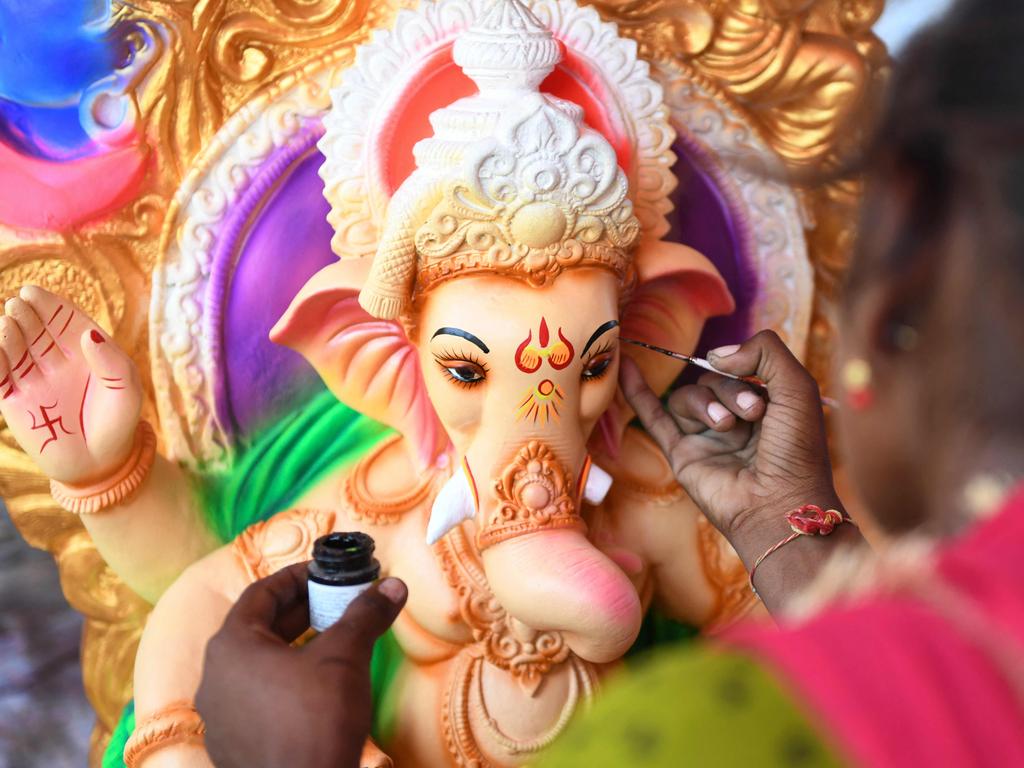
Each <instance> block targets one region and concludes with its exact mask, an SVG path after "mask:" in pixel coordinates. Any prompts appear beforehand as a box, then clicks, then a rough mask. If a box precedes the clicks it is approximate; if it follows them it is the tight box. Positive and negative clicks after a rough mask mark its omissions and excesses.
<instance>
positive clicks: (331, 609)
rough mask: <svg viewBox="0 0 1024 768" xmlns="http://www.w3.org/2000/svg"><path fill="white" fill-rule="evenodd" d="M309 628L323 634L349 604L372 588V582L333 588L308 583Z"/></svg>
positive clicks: (311, 582)
mask: <svg viewBox="0 0 1024 768" xmlns="http://www.w3.org/2000/svg"><path fill="white" fill-rule="evenodd" d="M307 583H308V584H309V626H310V627H312V628H313V629H315V630H316V631H317V632H323V631H324V630H325V629H327V628H328V627H329V626H331V625H332V624H334V623H335V622H336V621H337V620H338V619H340V618H341V616H342V614H343V613H345V609H346V608H348V605H349V603H351V602H352V601H353V600H355V599H356V598H357V597H358V596H359V595H361V594H362V593H363V592H365V591H366V590H367V589H369V588H370V587H371V586H373V582H372V581H368V582H366V583H365V584H353V585H351V586H334V585H328V584H320V583H318V582H315V581H312V580H310V581H308V582H307Z"/></svg>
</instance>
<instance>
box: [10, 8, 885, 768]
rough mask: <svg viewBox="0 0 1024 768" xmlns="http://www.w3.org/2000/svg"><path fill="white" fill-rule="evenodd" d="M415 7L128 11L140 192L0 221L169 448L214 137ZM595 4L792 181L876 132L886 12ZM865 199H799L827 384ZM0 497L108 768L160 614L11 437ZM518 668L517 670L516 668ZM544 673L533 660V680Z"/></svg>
mask: <svg viewBox="0 0 1024 768" xmlns="http://www.w3.org/2000/svg"><path fill="white" fill-rule="evenodd" d="M413 4H414V2H413V0H372V1H371V0H201V1H200V0H184V1H181V0H133V2H132V3H131V4H130V5H128V4H126V5H122V6H118V3H117V2H116V0H115V3H114V5H115V9H116V16H117V19H118V22H119V23H120V24H121V25H123V26H122V28H123V29H125V30H128V40H129V44H130V47H131V49H132V50H133V52H134V54H133V62H134V65H133V67H132V68H131V70H130V73H129V85H128V88H129V93H130V94H131V97H132V100H133V103H134V106H135V109H136V111H137V114H138V120H139V123H138V124H139V126H140V129H141V135H142V138H143V143H144V145H145V147H146V149H147V152H148V155H149V157H150V163H149V165H148V166H147V168H148V170H147V173H146V177H145V179H144V180H143V182H142V188H141V190H140V192H139V193H138V194H137V196H136V197H135V199H134V200H133V201H131V202H130V203H128V204H127V205H125V206H124V207H123V208H121V209H120V210H118V211H115V212H114V213H112V214H110V215H107V216H106V217H104V218H103V219H101V220H97V221H93V222H88V223H86V224H83V225H80V226H78V227H76V228H74V229H73V230H69V231H65V232H59V233H53V232H36V231H25V230H14V229H11V228H9V227H4V226H2V225H0V289H2V291H3V295H4V296H5V297H6V296H11V295H13V294H14V293H15V291H16V290H17V288H18V287H19V286H21V285H23V284H25V283H34V284H38V285H41V286H43V287H45V288H47V289H49V290H52V291H54V292H57V293H60V294H62V295H65V296H68V297H69V298H71V299H73V300H74V301H75V302H76V303H77V304H78V305H79V306H80V307H82V309H83V310H84V311H86V312H87V313H88V314H90V315H91V316H92V317H94V318H96V320H97V321H98V322H99V324H100V325H101V326H102V327H103V328H104V329H105V330H107V331H108V332H109V333H110V334H111V336H112V337H113V338H114V339H115V340H116V342H117V343H118V345H119V346H120V347H121V348H122V349H124V350H126V351H127V352H128V353H129V354H130V355H131V356H132V358H133V359H134V361H135V362H136V364H137V366H138V368H139V372H140V374H141V377H142V381H143V384H144V388H145V392H146V401H145V403H144V405H143V418H145V419H148V420H149V421H150V422H151V423H153V424H154V425H155V426H157V433H158V440H159V442H164V441H165V437H164V435H165V431H164V428H163V426H162V425H161V424H160V422H159V419H158V417H157V414H156V409H155V406H154V395H153V385H152V380H151V368H150V356H149V343H150V340H149V338H148V332H147V328H148V313H149V300H150V291H151V280H152V274H153V270H154V267H155V265H156V264H157V262H158V261H159V259H160V256H161V253H162V252H163V251H164V250H165V249H166V248H167V246H168V243H167V242H166V241H165V240H164V239H162V231H163V229H164V223H165V220H166V217H167V214H168V211H170V210H172V209H173V208H174V206H176V205H180V204H181V202H182V201H176V200H175V196H176V191H177V190H178V189H179V188H180V187H181V186H182V184H183V182H185V180H186V177H187V176H188V175H189V174H191V173H196V172H199V171H197V169H199V166H201V165H202V162H203V161H202V158H203V153H204V152H205V151H206V150H207V149H208V147H209V145H210V143H211V140H212V138H213V136H214V134H215V133H216V132H217V131H218V130H220V129H221V128H222V127H223V126H224V125H225V124H226V123H227V122H228V121H229V120H230V119H231V117H232V116H233V115H235V114H236V113H238V111H239V110H240V109H242V107H243V106H244V105H246V104H247V103H249V102H250V101H251V100H252V99H254V98H256V97H257V96H258V95H259V94H261V93H263V92H265V91H266V89H268V88H269V87H271V86H272V85H273V84H274V83H277V82H280V81H281V80H282V79H284V78H286V77H288V76H289V74H290V73H294V72H297V71H299V70H301V69H302V68H303V67H304V66H307V65H310V64H311V63H312V62H314V61H317V60H319V59H322V58H324V57H325V56H327V55H332V56H337V57H338V60H344V59H345V58H346V57H348V56H350V55H351V53H352V51H353V50H354V48H355V46H356V45H358V44H360V43H362V42H365V41H366V40H367V39H368V37H369V34H370V32H371V31H372V30H373V29H374V28H377V27H383V26H388V25H390V22H391V19H392V18H393V16H394V14H395V12H396V11H397V9H398V8H399V7H405V6H410V5H413ZM594 5H595V6H596V8H597V9H598V11H599V12H600V13H601V15H602V16H603V17H604V18H605V19H607V20H610V21H614V22H616V23H618V25H619V28H620V30H621V31H622V32H623V33H624V34H625V35H627V36H629V37H631V38H633V39H635V40H636V41H637V43H638V45H639V47H640V51H641V55H642V56H643V57H644V58H646V59H648V60H649V61H651V63H652V66H653V69H654V70H655V71H664V70H665V69H666V68H668V69H670V70H671V71H672V72H675V73H681V74H680V75H678V76H681V77H688V78H693V79H694V80H696V81H699V82H700V83H701V84H702V86H703V87H705V88H706V89H708V90H709V91H710V92H713V93H714V94H716V98H718V99H720V100H721V101H722V102H723V103H726V104H728V105H729V106H730V108H731V109H732V110H734V111H735V112H736V114H738V115H740V116H742V117H743V118H744V119H745V120H746V121H747V123H748V124H749V126H750V127H751V129H752V130H754V131H756V132H757V133H758V134H759V136H760V137H761V138H762V139H763V140H764V142H765V143H766V144H767V145H768V146H769V147H771V148H772V149H773V150H774V152H775V153H776V154H777V155H778V157H779V158H780V159H781V161H782V163H783V165H784V166H785V167H786V168H788V169H791V170H795V171H800V172H803V173H806V172H807V171H808V170H809V169H810V170H813V171H819V170H824V171H827V170H829V169H831V168H833V167H835V166H836V165H837V164H838V161H839V158H840V157H841V155H842V152H843V150H844V148H845V147H846V146H847V142H849V143H853V142H856V141H857V139H858V138H859V137H860V136H861V135H862V134H863V132H864V130H865V129H866V128H867V127H868V126H870V124H871V121H872V118H873V114H874V112H875V110H876V107H877V102H878V93H879V90H880V88H879V86H880V85H881V84H882V82H883V80H884V78H885V75H886V71H887V67H888V58H887V55H886V53H885V50H884V47H883V46H882V44H881V43H880V42H879V40H878V39H877V37H875V35H874V34H873V33H872V32H871V26H872V25H873V24H874V22H875V20H876V19H877V18H878V16H879V14H880V13H881V10H882V7H883V0H632V1H631V2H619V1H618V0H599V1H598V2H596V3H594ZM666 91H667V92H670V91H671V88H670V87H666ZM859 197H860V189H859V186H858V184H857V183H856V182H833V183H830V184H827V185H825V186H824V187H818V188H815V189H807V190H804V191H803V192H802V202H803V206H804V209H805V210H804V213H805V217H806V220H807V224H808V229H807V232H806V239H807V244H808V248H809V255H810V260H811V263H812V264H813V266H814V269H815V280H816V292H815V307H814V316H813V319H812V323H811V329H810V337H809V340H810V343H809V346H808V358H807V359H808V362H809V364H810V366H811V369H812V371H813V372H814V373H815V374H816V375H817V376H818V378H819V380H820V381H822V382H823V383H824V382H825V376H826V372H827V369H828V362H829V361H828V355H829V351H830V349H831V347H832V333H833V323H832V320H831V318H832V314H833V302H834V300H835V297H836V291H837V287H838V284H839V282H840V279H841V276H842V274H843V271H844V269H845V266H846V263H847V259H848V257H849V253H850V246H851V244H852V242H853V239H854V227H855V222H856V213H857V205H858V201H859ZM0 495H2V496H3V499H4V501H5V503H6V504H7V507H8V509H9V511H10V514H11V517H12V519H13V521H14V523H15V525H16V526H17V527H18V529H19V531H20V532H21V533H22V535H23V536H24V537H25V539H26V541H27V542H28V543H29V544H30V545H32V546H35V547H38V548H40V549H44V550H46V551H48V552H50V553H51V554H52V555H53V556H54V558H55V560H56V562H57V564H58V567H59V569H60V574H61V580H62V585H63V589H64V592H65V595H66V596H67V598H68V600H69V602H70V603H71V604H72V605H73V606H74V607H75V608H76V609H77V610H79V611H81V612H82V613H83V615H84V616H85V619H86V623H85V630H84V632H83V636H82V664H83V677H84V682H85V688H86V693H87V696H88V697H89V700H90V702H91V703H92V705H93V707H94V708H95V709H96V712H97V715H98V723H97V727H96V730H95V732H94V736H93V743H92V748H91V757H90V764H92V765H98V764H99V757H100V755H101V754H102V749H103V747H104V745H105V743H106V740H107V739H108V738H109V733H110V729H111V728H112V727H113V725H114V724H115V723H116V720H117V718H118V716H119V714H120V711H121V709H122V708H123V706H124V704H125V702H126V701H127V700H128V699H129V698H130V695H131V675H132V666H133V661H134V656H135V647H136V645H137V643H138V638H139V634H140V632H141V627H142V624H143V622H144V620H145V616H146V614H147V612H148V610H149V606H148V604H146V603H145V602H144V601H143V600H141V599H140V598H139V597H137V596H136V595H134V594H133V593H132V592H131V591H130V590H128V589H127V588H126V587H125V586H124V585H123V584H122V583H121V582H120V581H119V580H118V579H117V578H116V577H115V576H114V575H113V574H112V573H111V572H110V571H109V569H107V568H106V566H105V565H104V564H103V561H102V559H101V558H100V556H99V554H98V553H97V552H96V549H95V547H94V546H93V545H92V543H91V541H90V540H89V537H88V535H87V534H86V533H85V531H84V529H83V528H82V526H81V523H80V522H79V521H78V520H77V519H76V518H75V516H74V515H72V514H70V513H67V512H65V511H64V510H62V509H60V508H59V507H58V506H57V504H56V503H55V502H54V501H53V500H52V498H51V497H50V495H49V492H48V486H47V482H46V479H45V478H43V477H42V476H41V475H39V473H38V472H37V471H36V470H35V468H34V466H33V465H32V464H31V463H30V462H29V460H28V459H27V458H26V457H25V455H24V454H23V453H22V452H21V451H20V449H18V448H17V447H16V446H15V444H14V441H13V439H12V438H11V436H10V434H9V432H8V431H7V429H6V427H4V428H3V429H2V430H0ZM709 543H710V542H709ZM713 549H714V548H713V547H709V549H708V550H706V552H707V551H713ZM475 594H478V593H476V592H474V591H473V590H471V589H470V590H468V591H467V592H466V597H465V599H466V601H468V602H467V603H466V607H465V609H464V610H466V611H469V610H470V608H471V607H472V608H473V610H477V608H478V607H479V604H478V603H475V602H473V599H474V598H472V597H471V595H475ZM734 600H735V598H732V597H729V598H726V599H725V602H727V603H729V604H732V603H733V602H734ZM471 604H472V605H471ZM484 606H486V601H485V603H484ZM485 613H486V611H485ZM477 621H478V623H481V622H483V625H485V626H490V624H488V623H486V622H484V621H483V619H479V620H477ZM495 621H497V619H495ZM481 631H482V630H481ZM488 631H489V630H488ZM492 634H494V633H492ZM498 635H500V633H498ZM492 655H495V654H494V652H492ZM495 657H496V658H497V656H496V655H495ZM558 657H559V656H558V653H554V654H550V653H548V654H547V662H546V663H549V664H554V663H558V662H555V661H554V659H556V658H558ZM503 663H505V664H507V665H509V666H510V667H513V666H515V665H514V664H513V662H512V660H509V659H506V660H505V661H504V662H503ZM563 663H564V662H563ZM542 667H543V664H542V663H540V662H530V663H529V664H526V665H525V666H524V667H523V669H524V672H523V675H524V679H527V678H532V677H535V676H536V675H537V674H539V672H538V670H540V669H541V668H542ZM531 670H532V671H531Z"/></svg>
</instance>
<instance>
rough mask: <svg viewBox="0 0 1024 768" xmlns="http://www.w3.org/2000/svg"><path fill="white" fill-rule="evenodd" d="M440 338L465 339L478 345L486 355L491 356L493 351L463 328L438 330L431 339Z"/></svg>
mask: <svg viewBox="0 0 1024 768" xmlns="http://www.w3.org/2000/svg"><path fill="white" fill-rule="evenodd" d="M438 336H458V337H459V338H460V339H465V340H466V341H468V342H469V343H471V344H476V345H477V346H478V347H480V349H482V350H483V351H484V354H485V355H486V354H489V353H490V351H491V350H489V349H488V348H487V345H486V344H484V343H483V342H482V341H480V339H478V338H477V337H476V336H474V335H473V334H472V333H470V332H469V331H464V330H462V329H461V328H447V327H445V328H438V329H437V330H436V331H434V335H433V336H431V337H430V340H431V341H433V340H434V339H436V338H437V337H438Z"/></svg>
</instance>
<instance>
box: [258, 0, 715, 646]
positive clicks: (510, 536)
mask: <svg viewBox="0 0 1024 768" xmlns="http://www.w3.org/2000/svg"><path fill="white" fill-rule="evenodd" d="M561 57H562V49H561V45H560V43H559V42H558V41H557V40H555V39H554V37H553V36H552V33H551V32H550V30H549V29H548V28H546V27H545V26H544V25H543V24H542V23H541V22H540V21H538V19H537V18H536V17H535V16H534V15H533V14H532V13H531V12H530V11H529V9H528V8H526V7H525V6H524V5H523V4H522V3H520V2H519V0H502V1H501V2H495V3H494V4H493V6H492V7H491V9H490V10H489V11H488V12H487V13H486V14H485V15H484V16H483V18H482V20H481V21H480V22H479V23H477V24H476V25H475V26H473V27H472V28H470V29H469V30H468V31H466V32H463V33H462V34H461V35H460V36H459V37H458V38H457V40H456V42H455V46H454V59H455V62H456V63H457V64H458V65H459V66H460V67H461V68H462V70H463V72H465V74H466V75H468V76H469V77H470V78H471V79H472V80H473V81H474V83H475V84H476V86H477V88H478V89H479V92H478V93H476V94H475V95H473V96H470V97H467V98H463V99H460V100H458V101H456V102H455V103H453V104H450V105H449V106H447V107H445V108H443V109H440V110H438V111H436V112H434V113H433V114H432V115H431V116H430V123H431V126H432V127H433V131H434V133H433V136H431V137H430V138H427V139H424V140H422V141H420V142H419V143H418V144H416V146H415V150H414V155H415V161H416V169H415V171H414V172H413V173H412V174H411V175H409V176H408V177H407V178H406V180H405V181H404V183H402V184H401V186H400V187H399V188H398V189H397V191H396V192H395V194H394V195H393V196H392V198H391V200H390V203H389V204H388V207H387V212H386V217H385V220H384V223H383V227H382V228H381V236H380V241H379V247H378V248H377V251H376V254H375V255H372V256H367V257H364V258H345V256H346V254H340V255H341V256H342V259H341V260H340V261H339V262H337V263H336V264H333V265H331V266H330V267H328V268H326V269H324V270H322V271H321V272H320V273H319V274H317V275H316V276H315V277H314V278H313V279H312V280H311V281H310V283H309V284H307V286H306V287H305V288H304V289H303V291H302V292H301V293H300V295H299V296H298V297H297V298H296V299H295V301H294V302H293V304H292V306H291V307H290V308H289V310H288V312H287V313H286V315H285V316H284V317H283V318H282V319H281V321H280V322H279V323H278V325H277V327H276V328H275V329H274V332H273V338H274V340H275V341H277V342H279V343H284V344H287V345H289V346H291V347H293V348H294V349H297V350H298V351H300V352H301V353H302V354H303V355H305V357H306V358H307V359H308V360H309V361H310V362H311V363H312V364H313V365H314V366H315V367H316V369H317V370H318V372H319V373H320V375H321V376H322V377H323V379H324V380H325V381H326V383H327V385H328V386H329V387H330V388H331V389H332V390H333V391H334V393H335V394H336V395H337V396H338V397H339V399H341V400H342V401H343V402H345V403H347V404H349V405H351V406H353V407H355V408H357V409H358V410H360V411H362V412H363V413H365V414H367V415H368V416H371V417H374V418H376V419H378V420H380V421H383V422H385V423H387V424H390V425H392V426H394V427H395V428H396V429H398V430H399V431H400V432H402V433H403V435H405V437H406V438H407V439H408V441H409V442H410V444H411V445H413V446H415V449H416V452H417V458H418V460H419V461H420V462H421V463H422V466H424V467H427V466H435V465H447V466H449V467H451V468H453V469H454V471H453V473H452V475H451V479H450V480H449V481H448V483H447V485H445V486H444V488H443V489H442V490H441V492H440V493H439V495H438V496H437V498H436V500H435V502H434V505H433V510H432V513H431V516H430V520H429V523H428V526H427V530H425V531H424V536H425V537H426V540H427V542H428V543H429V544H432V543H434V542H436V541H437V540H438V539H440V538H441V537H443V536H445V535H447V534H448V532H449V531H450V530H452V529H453V528H455V527H457V526H466V529H467V532H469V533H471V534H472V536H473V538H474V540H475V542H476V546H477V548H478V549H479V552H480V557H481V560H482V562H483V565H484V570H485V572H486V576H487V579H488V582H489V584H490V587H491V590H492V591H493V593H494V595H495V597H496V598H497V599H498V600H499V601H500V603H501V604H502V606H503V607H504V608H505V609H506V610H507V611H508V612H509V614H510V615H511V616H513V617H515V618H516V619H518V620H519V621H521V622H523V623H524V624H526V625H527V626H529V627H531V628H532V629H535V630H559V631H561V632H562V633H563V636H564V637H565V639H566V642H567V643H568V644H569V646H570V647H571V648H572V649H573V651H574V652H576V653H577V655H579V656H581V657H582V658H584V659H586V660H589V661H594V662H606V661H610V660H613V659H615V658H618V657H619V656H620V655H621V654H622V653H624V652H625V651H626V650H627V649H628V647H629V645H630V644H631V643H632V642H633V640H634V639H635V637H636V634H637V632H638V631H639V627H640V621H641V605H640V599H639V597H638V595H637V592H636V590H635V588H634V586H633V584H632V583H631V582H630V580H629V578H628V577H627V576H626V574H625V573H624V572H623V571H622V570H621V569H620V568H619V567H618V566H617V565H616V564H615V563H614V562H612V560H611V559H609V558H608V557H607V556H606V555H605V554H603V553H602V552H601V551H600V550H599V549H598V548H597V547H596V546H595V545H594V544H593V543H592V542H591V541H590V540H588V538H587V525H586V522H585V518H586V514H585V506H586V505H587V504H588V503H589V504H596V503H600V501H601V500H602V499H603V497H604V494H605V493H607V491H608V488H609V485H610V483H611V476H610V475H611V474H612V473H613V471H614V467H609V466H607V464H608V463H610V462H614V461H615V458H614V457H615V455H616V448H617V444H618V441H619V440H620V439H621V437H622V434H623V431H624V429H625V428H626V424H627V422H628V421H629V418H630V414H629V412H628V410H627V407H626V405H625V403H624V401H623V399H622V397H621V393H619V390H618V368H619V359H620V354H622V353H624V352H625V350H622V349H620V345H619V334H620V332H623V333H628V334H629V335H630V336H632V337H634V338H639V339H643V340H647V341H651V342H654V343H659V344H663V345H665V346H671V347H673V348H676V349H681V350H683V351H689V350H691V349H692V348H693V346H694V345H695V344H696V342H697V338H698V336H699V334H700V331H701V328H702V325H703V322H704V319H705V318H706V317H708V316H709V315H712V314H722V313H725V312H728V311H730V310H731V309H732V299H731V298H730V296H729V294H728V291H727V289H726V287H725V285H724V283H723V281H722V279H721V277H720V276H719V275H718V273H717V272H716V270H715V269H714V267H713V266H712V265H711V264H710V263H709V262H708V261H707V260H706V259H705V258H704V257H703V256H701V255H700V254H698V253H696V252H695V251H693V250H692V249H689V248H686V247H684V246H681V245H676V244H672V243H665V242H662V241H660V240H657V239H655V238H645V237H644V232H643V231H642V227H641V225H640V223H639V221H638V219H637V217H636V216H635V215H634V210H633V204H632V203H631V195H630V188H629V184H628V182H627V176H626V174H625V173H624V172H623V170H622V169H621V168H620V167H619V165H618V159H617V155H616V152H615V149H614V148H613V147H612V145H611V144H610V142H609V141H608V140H607V139H606V138H605V137H604V136H603V135H601V134H600V133H598V132H597V131H595V130H592V129H591V128H589V127H588V126H587V125H586V124H585V123H584V120H583V110H582V108H581V107H579V106H578V105H576V104H573V103H570V102H568V101H565V100H562V99H559V98H555V97H554V96H551V95H548V94H545V93H543V92H541V90H540V85H541V83H542V82H543V81H544V79H545V77H547V75H548V74H549V73H550V72H551V71H552V70H553V69H554V68H555V66H556V65H557V64H558V62H559V61H560V59H561ZM666 155H668V156H669V157H670V153H668V152H667V150H666ZM666 162H668V160H666ZM638 362H640V363H641V366H642V368H643V369H644V372H645V375H646V376H647V378H648V380H649V381H650V383H651V384H652V385H653V386H655V387H660V388H665V387H667V386H668V385H669V384H670V383H671V381H672V380H673V379H674V378H675V377H676V376H677V375H678V374H679V371H680V368H679V366H678V364H676V363H674V362H673V361H668V360H662V359H660V358H659V359H654V357H653V356H651V355H649V354H648V355H646V356H644V357H639V356H638ZM598 445H601V446H602V447H603V448H602V450H601V452H600V455H601V456H602V457H603V459H602V460H603V461H604V463H605V464H606V468H602V467H601V466H599V464H598V462H596V461H594V460H593V459H592V456H591V453H592V452H595V453H596V452H597V447H596V446H598ZM607 470H611V472H610V471H607Z"/></svg>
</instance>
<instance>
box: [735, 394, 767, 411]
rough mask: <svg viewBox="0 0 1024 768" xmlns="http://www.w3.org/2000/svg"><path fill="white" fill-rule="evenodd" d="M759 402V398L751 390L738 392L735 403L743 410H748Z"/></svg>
mask: <svg viewBox="0 0 1024 768" xmlns="http://www.w3.org/2000/svg"><path fill="white" fill-rule="evenodd" d="M760 402H761V398H760V397H758V396H757V395H755V394H754V393H753V392H740V393H739V394H738V395H737V396H736V404H737V405H738V406H739V407H740V408H742V409H743V410H744V411H749V410H750V409H751V408H756V407H757V405H758V403H760Z"/></svg>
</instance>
